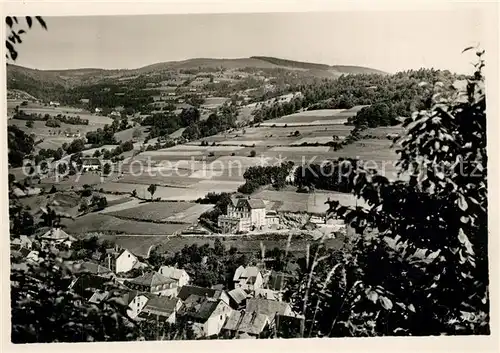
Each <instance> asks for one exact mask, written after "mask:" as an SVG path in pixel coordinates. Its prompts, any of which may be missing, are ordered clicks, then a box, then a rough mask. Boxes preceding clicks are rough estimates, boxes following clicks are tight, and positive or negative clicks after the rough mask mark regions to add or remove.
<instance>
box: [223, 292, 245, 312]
mask: <svg viewBox="0 0 500 353" xmlns="http://www.w3.org/2000/svg"><path fill="white" fill-rule="evenodd" d="M227 295H228V296H229V304H230V306H231V308H233V309H235V310H240V309H244V308H245V306H246V300H247V298H249V297H250V296H249V295H248V294H247V292H245V291H244V290H243V289H242V288H234V289H233V290H230V291H229V292H228V293H227Z"/></svg>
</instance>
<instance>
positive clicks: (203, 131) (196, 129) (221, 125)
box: [182, 105, 238, 140]
mask: <svg viewBox="0 0 500 353" xmlns="http://www.w3.org/2000/svg"><path fill="white" fill-rule="evenodd" d="M237 115H238V112H237V110H236V108H235V107H233V106H228V105H224V106H222V107H221V108H220V109H219V111H218V112H217V113H212V114H210V116H209V117H208V119H207V120H204V121H198V122H193V123H191V124H190V125H189V126H188V127H187V128H186V129H185V130H184V131H183V133H182V136H183V137H185V138H187V139H189V140H197V139H200V138H203V137H207V136H212V135H216V134H218V133H219V132H222V131H226V130H229V129H231V128H234V127H236V118H237Z"/></svg>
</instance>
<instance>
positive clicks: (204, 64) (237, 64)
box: [7, 56, 382, 98]
mask: <svg viewBox="0 0 500 353" xmlns="http://www.w3.org/2000/svg"><path fill="white" fill-rule="evenodd" d="M221 69H222V70H241V69H243V70H252V69H260V70H272V69H283V70H295V71H296V70H300V71H304V72H305V74H306V75H310V76H316V77H332V78H334V77H338V76H339V75H340V74H361V73H362V74H366V73H382V71H379V70H375V69H371V68H365V67H359V66H328V65H324V64H316V63H307V62H300V61H293V60H286V59H279V58H274V57H264V56H253V57H250V58H239V59H214V58H194V59H188V60H183V61H169V62H162V63H156V64H152V65H147V66H144V67H141V68H137V69H131V70H128V69H127V70H122V69H117V70H105V69H98V68H82V69H70V70H36V69H31V68H26V67H22V66H18V65H7V87H8V88H10V89H20V90H24V91H26V92H28V93H30V94H33V95H34V96H40V98H44V96H45V94H44V92H45V91H49V90H50V91H52V92H54V91H55V92H57V91H62V90H64V88H70V87H76V86H81V85H90V84H96V83H100V82H102V81H119V80H120V79H124V78H127V77H131V76H134V75H158V74H161V73H162V72H165V71H169V70H208V71H213V70H221ZM42 87H43V89H42Z"/></svg>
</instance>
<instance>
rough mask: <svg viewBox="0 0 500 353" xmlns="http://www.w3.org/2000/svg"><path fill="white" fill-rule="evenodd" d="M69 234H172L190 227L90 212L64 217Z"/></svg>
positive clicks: (64, 223)
mask: <svg viewBox="0 0 500 353" xmlns="http://www.w3.org/2000/svg"><path fill="white" fill-rule="evenodd" d="M62 223H63V225H64V226H66V231H67V232H68V233H69V234H74V235H78V234H79V235H84V234H86V233H92V232H102V231H106V232H114V233H118V234H120V233H122V234H150V235H163V236H167V235H172V234H175V233H177V232H180V231H182V230H183V229H186V228H187V227H188V225H187V224H171V223H152V222H140V221H136V220H133V221H132V220H126V219H119V218H116V217H113V216H110V215H107V214H99V213H90V214H87V215H84V216H82V217H78V218H77V219H75V220H74V221H73V220H69V219H63V221H62Z"/></svg>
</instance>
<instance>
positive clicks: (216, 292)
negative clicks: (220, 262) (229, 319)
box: [177, 285, 229, 305]
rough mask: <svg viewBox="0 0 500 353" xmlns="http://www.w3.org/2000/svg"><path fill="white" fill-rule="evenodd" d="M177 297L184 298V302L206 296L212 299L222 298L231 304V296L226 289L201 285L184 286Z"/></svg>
mask: <svg viewBox="0 0 500 353" xmlns="http://www.w3.org/2000/svg"><path fill="white" fill-rule="evenodd" d="M177 298H179V299H180V300H182V301H183V302H184V303H186V302H188V301H189V300H194V299H196V298H206V299H209V300H212V301H217V300H222V301H223V302H224V303H226V304H227V305H229V297H228V295H227V294H226V292H225V291H223V290H220V289H212V288H204V287H199V286H189V285H188V286H183V287H182V288H181V290H180V291H179V293H178V294H177Z"/></svg>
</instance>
